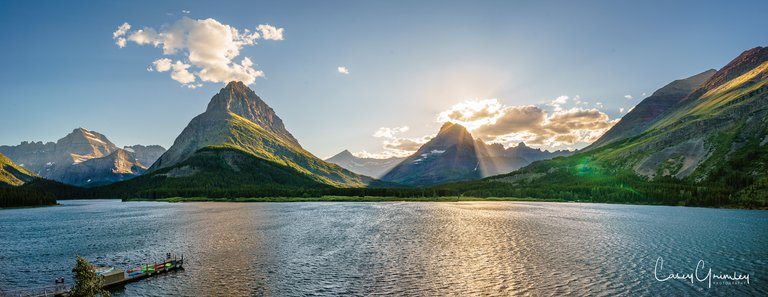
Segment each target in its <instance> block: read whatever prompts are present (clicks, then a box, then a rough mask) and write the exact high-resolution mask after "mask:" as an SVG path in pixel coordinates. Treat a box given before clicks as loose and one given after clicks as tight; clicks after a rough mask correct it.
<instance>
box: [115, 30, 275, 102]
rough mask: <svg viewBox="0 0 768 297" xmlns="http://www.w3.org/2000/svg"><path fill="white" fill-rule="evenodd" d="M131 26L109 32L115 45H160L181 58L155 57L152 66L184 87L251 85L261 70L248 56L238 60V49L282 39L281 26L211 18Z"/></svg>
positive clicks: (260, 73)
mask: <svg viewBox="0 0 768 297" xmlns="http://www.w3.org/2000/svg"><path fill="white" fill-rule="evenodd" d="M130 28H131V26H130V24H128V23H124V24H123V25H120V26H119V27H118V29H117V30H116V31H115V32H114V33H113V34H112V35H113V39H115V42H116V43H117V45H118V46H119V47H121V48H122V47H125V45H126V44H127V43H128V42H133V43H135V44H138V45H152V46H154V47H157V48H162V50H163V55H165V56H176V57H180V59H176V61H175V62H174V63H173V64H172V65H171V64H170V62H171V60H170V59H168V58H164V59H157V60H155V61H154V62H152V63H153V69H154V70H156V71H158V72H166V71H168V70H173V71H171V78H172V79H174V80H176V81H178V82H180V83H182V84H183V85H185V86H187V87H196V86H199V85H201V83H199V82H215V83H219V82H222V83H227V82H230V81H242V82H243V83H245V84H252V83H253V82H254V81H255V80H256V78H258V77H263V76H264V72H262V71H261V70H257V69H255V68H254V64H253V61H252V60H251V59H250V58H249V57H243V58H241V59H239V61H237V59H238V57H239V56H240V50H241V49H242V48H243V47H244V46H251V45H255V44H256V40H258V39H265V40H283V28H276V27H273V26H270V25H259V26H257V27H256V29H255V30H253V31H252V30H249V29H244V30H239V29H237V28H234V27H232V26H229V25H226V24H222V23H220V22H219V21H217V20H215V19H211V18H209V19H204V20H196V19H191V18H188V17H182V18H181V19H180V20H178V21H176V22H175V23H173V24H171V25H168V26H163V27H161V28H160V29H159V30H157V29H154V28H148V27H145V28H142V29H138V30H134V31H130ZM158 61H160V62H158ZM161 69H164V70H161ZM198 80H199V82H198Z"/></svg>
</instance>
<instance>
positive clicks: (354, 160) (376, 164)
mask: <svg viewBox="0 0 768 297" xmlns="http://www.w3.org/2000/svg"><path fill="white" fill-rule="evenodd" d="M404 159H405V158H397V157H390V158H386V159H376V158H360V157H357V156H355V155H353V154H352V153H351V152H349V151H348V150H343V151H342V152H340V153H338V154H336V155H334V156H333V157H330V158H328V159H325V161H326V162H329V163H333V164H336V165H339V166H341V167H343V168H344V169H347V170H349V171H352V172H354V173H357V174H362V175H366V176H370V177H373V178H381V177H382V176H383V175H384V174H386V173H387V172H389V171H390V170H392V168H394V167H395V166H397V164H399V163H400V162H402V161H403V160H404Z"/></svg>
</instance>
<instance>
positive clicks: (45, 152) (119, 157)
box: [0, 128, 165, 187]
mask: <svg viewBox="0 0 768 297" xmlns="http://www.w3.org/2000/svg"><path fill="white" fill-rule="evenodd" d="M164 151H165V149H164V148H163V147H161V146H157V145H152V146H142V145H135V146H128V147H125V148H118V147H117V146H116V145H115V144H114V143H112V142H111V141H110V140H109V139H107V137H106V136H104V135H103V134H101V133H98V132H95V131H90V130H87V129H85V128H77V129H74V130H73V131H72V132H71V133H69V134H67V135H66V136H64V137H63V138H61V139H59V140H58V141H56V142H48V143H43V142H27V141H24V142H22V143H21V144H19V145H15V146H8V145H3V146H0V153H2V154H4V155H6V156H7V157H8V158H10V159H11V160H13V162H15V163H16V164H18V165H19V166H21V167H24V168H25V169H27V170H29V171H30V172H32V173H34V174H35V175H38V176H40V177H43V178H47V179H51V180H55V181H59V182H62V183H65V184H70V185H76V186H88V187H93V186H99V185H104V184H109V183H113V182H116V181H121V180H126V179H130V178H132V177H135V176H138V175H141V174H142V173H144V172H145V171H146V169H147V168H148V165H145V164H150V165H151V164H152V163H153V162H154V161H155V160H156V159H157V158H158V157H159V154H162V152H164Z"/></svg>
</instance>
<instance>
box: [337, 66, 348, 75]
mask: <svg viewBox="0 0 768 297" xmlns="http://www.w3.org/2000/svg"><path fill="white" fill-rule="evenodd" d="M336 71H338V72H339V73H341V74H349V69H347V67H344V66H339V67H336Z"/></svg>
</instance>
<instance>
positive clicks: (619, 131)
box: [445, 47, 768, 207]
mask: <svg viewBox="0 0 768 297" xmlns="http://www.w3.org/2000/svg"><path fill="white" fill-rule="evenodd" d="M445 188H450V189H452V190H454V191H458V192H462V193H465V194H467V195H478V196H488V195H507V196H516V197H540V198H556V199H585V200H594V197H598V199H603V201H645V202H653V203H665V204H685V205H704V206H713V205H714V206H717V205H739V206H742V207H754V206H755V205H757V204H762V205H763V207H765V206H766V205H768V48H764V47H757V48H753V49H750V50H748V51H745V52H743V53H742V54H740V55H739V56H738V57H736V58H735V59H734V60H732V61H731V62H730V63H728V64H727V65H725V66H724V67H723V68H722V69H720V70H717V71H712V70H708V71H705V72H702V73H700V74H697V75H695V76H692V77H689V78H687V79H683V80H678V81H675V82H672V83H670V84H669V85H667V86H665V87H663V88H661V89H659V90H658V91H656V92H655V93H654V94H653V95H652V96H650V97H648V98H645V99H644V100H643V101H642V102H641V103H640V104H638V105H637V107H636V108H635V109H633V110H632V111H631V112H629V113H628V114H627V115H626V116H624V117H623V118H622V119H621V120H620V121H619V123H617V124H616V125H615V126H614V127H613V128H611V129H610V130H609V131H608V132H607V133H605V135H603V136H602V137H601V138H600V139H599V140H598V141H597V142H595V143H594V144H592V145H591V146H589V147H587V148H586V149H584V150H582V151H580V152H578V153H577V154H574V155H572V156H569V157H565V158H557V159H553V160H546V161H539V162H535V163H533V164H531V165H530V166H528V167H526V168H523V169H521V170H518V171H516V172H513V173H510V174H506V175H500V176H494V177H490V178H487V179H484V180H482V181H478V182H474V183H466V184H454V185H445Z"/></svg>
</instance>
